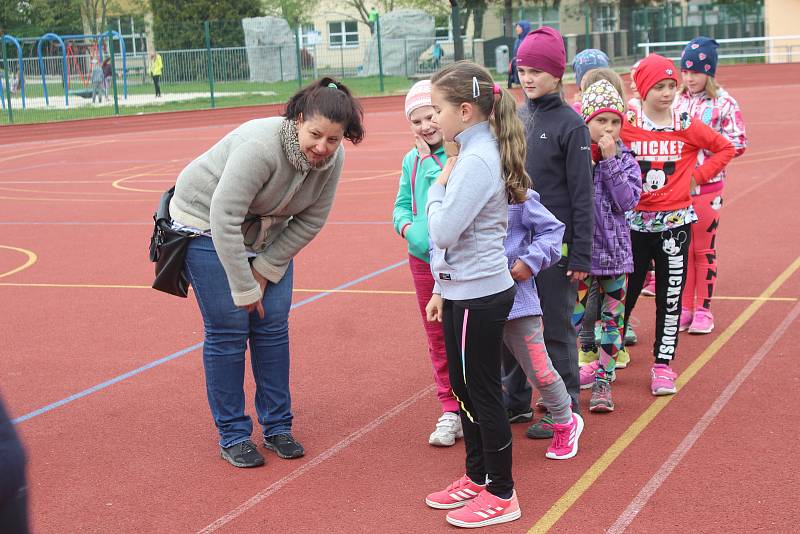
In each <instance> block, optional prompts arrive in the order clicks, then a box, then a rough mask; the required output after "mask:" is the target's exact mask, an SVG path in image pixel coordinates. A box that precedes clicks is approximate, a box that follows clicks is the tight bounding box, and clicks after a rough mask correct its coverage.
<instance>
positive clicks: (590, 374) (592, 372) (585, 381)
mask: <svg viewBox="0 0 800 534" xmlns="http://www.w3.org/2000/svg"><path fill="white" fill-rule="evenodd" d="M598 369H600V360H595V361H593V362H592V363H590V364H588V365H584V366H583V367H581V368H580V377H581V389H589V388H590V387H592V386H593V385H594V381H595V379H596V378H597V370H598ZM606 379H608V381H609V382H613V381H614V380H616V379H617V374H616V373H611V377H610V378H609V376H608V374H607V373H606Z"/></svg>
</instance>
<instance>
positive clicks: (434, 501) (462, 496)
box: [425, 475, 486, 510]
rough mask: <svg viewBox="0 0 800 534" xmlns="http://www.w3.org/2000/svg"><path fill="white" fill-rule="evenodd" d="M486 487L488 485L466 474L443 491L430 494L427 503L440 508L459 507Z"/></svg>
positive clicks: (426, 499)
mask: <svg viewBox="0 0 800 534" xmlns="http://www.w3.org/2000/svg"><path fill="white" fill-rule="evenodd" d="M484 489H486V486H481V485H478V484H475V483H474V482H473V481H472V480H470V478H469V477H468V476H467V475H464V476H463V477H461V478H459V479H458V480H456V481H455V482H453V483H452V484H450V485H449V486H447V487H446V488H445V489H443V490H442V491H437V492H435V493H431V494H430V495H428V496H427V497H426V498H425V504H427V505H428V506H430V507H431V508H436V509H438V510H449V509H450V508H458V507H459V506H464V505H465V504H467V503H468V502H469V501H471V500H472V499H474V498H475V497H477V496H478V495H479V494H480V493H481V492H482V491H483V490H484Z"/></svg>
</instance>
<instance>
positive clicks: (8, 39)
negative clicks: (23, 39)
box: [0, 35, 25, 109]
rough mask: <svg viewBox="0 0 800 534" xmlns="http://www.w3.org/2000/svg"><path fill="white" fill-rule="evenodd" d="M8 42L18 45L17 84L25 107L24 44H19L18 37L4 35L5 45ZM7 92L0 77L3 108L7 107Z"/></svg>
mask: <svg viewBox="0 0 800 534" xmlns="http://www.w3.org/2000/svg"><path fill="white" fill-rule="evenodd" d="M6 43H12V44H13V45H14V46H16V47H17V59H18V62H17V64H18V65H19V84H18V86H17V90H18V91H19V92H20V94H21V95H22V109H25V64H24V63H23V61H22V45H20V44H19V40H17V38H16V37H14V36H13V35H4V36H3V46H5V45H6ZM5 94H6V93H5V89H4V87H3V79H2V78H1V77H0V95H2V101H3V109H6V98H5Z"/></svg>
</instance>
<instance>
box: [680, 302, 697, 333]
mask: <svg viewBox="0 0 800 534" xmlns="http://www.w3.org/2000/svg"><path fill="white" fill-rule="evenodd" d="M693 318H694V314H693V313H692V310H690V309H689V308H681V322H680V325H679V326H678V331H680V332H683V331H684V330H688V329H689V327H690V326H691V325H692V319H693Z"/></svg>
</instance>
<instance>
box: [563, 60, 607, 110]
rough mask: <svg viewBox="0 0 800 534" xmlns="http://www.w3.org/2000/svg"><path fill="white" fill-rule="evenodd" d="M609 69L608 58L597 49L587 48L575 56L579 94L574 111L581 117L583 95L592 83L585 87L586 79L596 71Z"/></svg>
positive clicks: (573, 106) (573, 104) (574, 69)
mask: <svg viewBox="0 0 800 534" xmlns="http://www.w3.org/2000/svg"><path fill="white" fill-rule="evenodd" d="M607 68H608V56H607V55H606V53H605V52H603V51H602V50H598V49H596V48H587V49H586V50H581V51H580V52H578V53H577V54H575V57H574V58H572V72H574V73H575V85H576V86H577V87H578V92H577V93H576V94H575V100H574V101H573V102H572V109H574V110H575V112H576V113H578V114H579V115H580V113H581V94H582V92H583V90H584V89H585V88H586V87H589V86H590V85H591V83H587V84H585V85H584V83H583V79H584V77H585V76H586V75H587V74H589V73H590V72H592V71H594V70H596V69H607ZM595 81H596V80H595Z"/></svg>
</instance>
